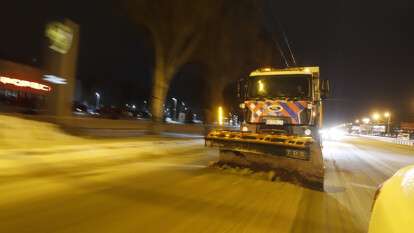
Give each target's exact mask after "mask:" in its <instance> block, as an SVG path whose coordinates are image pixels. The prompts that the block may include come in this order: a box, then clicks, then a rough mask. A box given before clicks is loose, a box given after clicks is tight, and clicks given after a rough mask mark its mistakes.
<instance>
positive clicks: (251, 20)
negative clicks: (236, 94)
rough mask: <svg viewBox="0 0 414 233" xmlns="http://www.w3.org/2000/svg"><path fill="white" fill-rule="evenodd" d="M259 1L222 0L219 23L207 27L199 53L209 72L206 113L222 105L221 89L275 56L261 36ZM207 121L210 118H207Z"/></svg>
mask: <svg viewBox="0 0 414 233" xmlns="http://www.w3.org/2000/svg"><path fill="white" fill-rule="evenodd" d="M260 4H261V0H238V1H237V4H234V2H233V1H231V0H225V1H224V6H223V12H222V17H221V18H222V20H221V21H220V22H219V23H217V24H212V25H210V28H209V31H210V33H208V37H206V39H207V41H206V42H205V43H206V45H207V46H205V47H202V48H201V50H202V51H200V54H201V56H203V58H204V62H205V63H206V64H207V66H208V67H209V70H210V74H211V76H212V77H211V78H210V79H208V80H207V81H208V87H209V89H210V92H211V94H210V97H209V98H210V99H209V103H210V105H211V106H210V113H214V111H211V110H213V109H211V108H214V107H216V106H218V105H223V104H224V103H225V101H224V100H223V91H224V88H225V87H226V86H227V85H228V84H229V83H231V82H235V81H236V80H237V79H240V78H242V77H247V75H248V74H249V72H251V71H252V70H253V69H256V68H258V67H261V66H268V65H271V64H272V60H273V59H272V58H271V57H272V56H274V55H275V56H274V57H278V56H279V54H278V53H277V51H275V50H274V47H273V46H272V44H271V41H270V40H268V38H267V36H269V35H265V32H264V30H263V29H264V28H263V25H262V20H263V18H262V15H261V13H262V12H261V9H260ZM212 117H214V114H212ZM210 120H211V119H210Z"/></svg>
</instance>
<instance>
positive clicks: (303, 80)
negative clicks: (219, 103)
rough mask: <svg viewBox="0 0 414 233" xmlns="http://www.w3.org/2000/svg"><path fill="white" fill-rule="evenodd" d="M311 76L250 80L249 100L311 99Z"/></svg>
mask: <svg viewBox="0 0 414 233" xmlns="http://www.w3.org/2000/svg"><path fill="white" fill-rule="evenodd" d="M310 80H311V76H310V75H273V76H272V75H264V76H254V77H250V78H249V84H248V97H249V98H278V97H287V98H309V97H310V93H311V92H310V88H311V85H310V84H311V82H310Z"/></svg>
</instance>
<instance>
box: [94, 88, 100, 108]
mask: <svg viewBox="0 0 414 233" xmlns="http://www.w3.org/2000/svg"><path fill="white" fill-rule="evenodd" d="M95 95H96V107H95V109H98V108H99V100H100V99H101V95H100V94H99V93H98V92H95Z"/></svg>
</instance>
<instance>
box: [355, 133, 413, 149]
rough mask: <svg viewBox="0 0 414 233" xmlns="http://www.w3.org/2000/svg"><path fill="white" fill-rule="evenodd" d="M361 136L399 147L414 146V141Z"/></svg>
mask: <svg viewBox="0 0 414 233" xmlns="http://www.w3.org/2000/svg"><path fill="white" fill-rule="evenodd" d="M360 136H363V137H367V138H372V139H375V140H379V141H383V142H389V143H394V144H399V145H406V146H414V140H408V139H401V138H390V137H380V136H370V135H360Z"/></svg>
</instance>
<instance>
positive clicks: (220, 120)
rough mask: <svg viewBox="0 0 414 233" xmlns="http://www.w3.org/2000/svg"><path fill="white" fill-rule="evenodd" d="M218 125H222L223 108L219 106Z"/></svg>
mask: <svg viewBox="0 0 414 233" xmlns="http://www.w3.org/2000/svg"><path fill="white" fill-rule="evenodd" d="M218 123H219V125H223V108H222V107H221V106H220V107H218Z"/></svg>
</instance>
